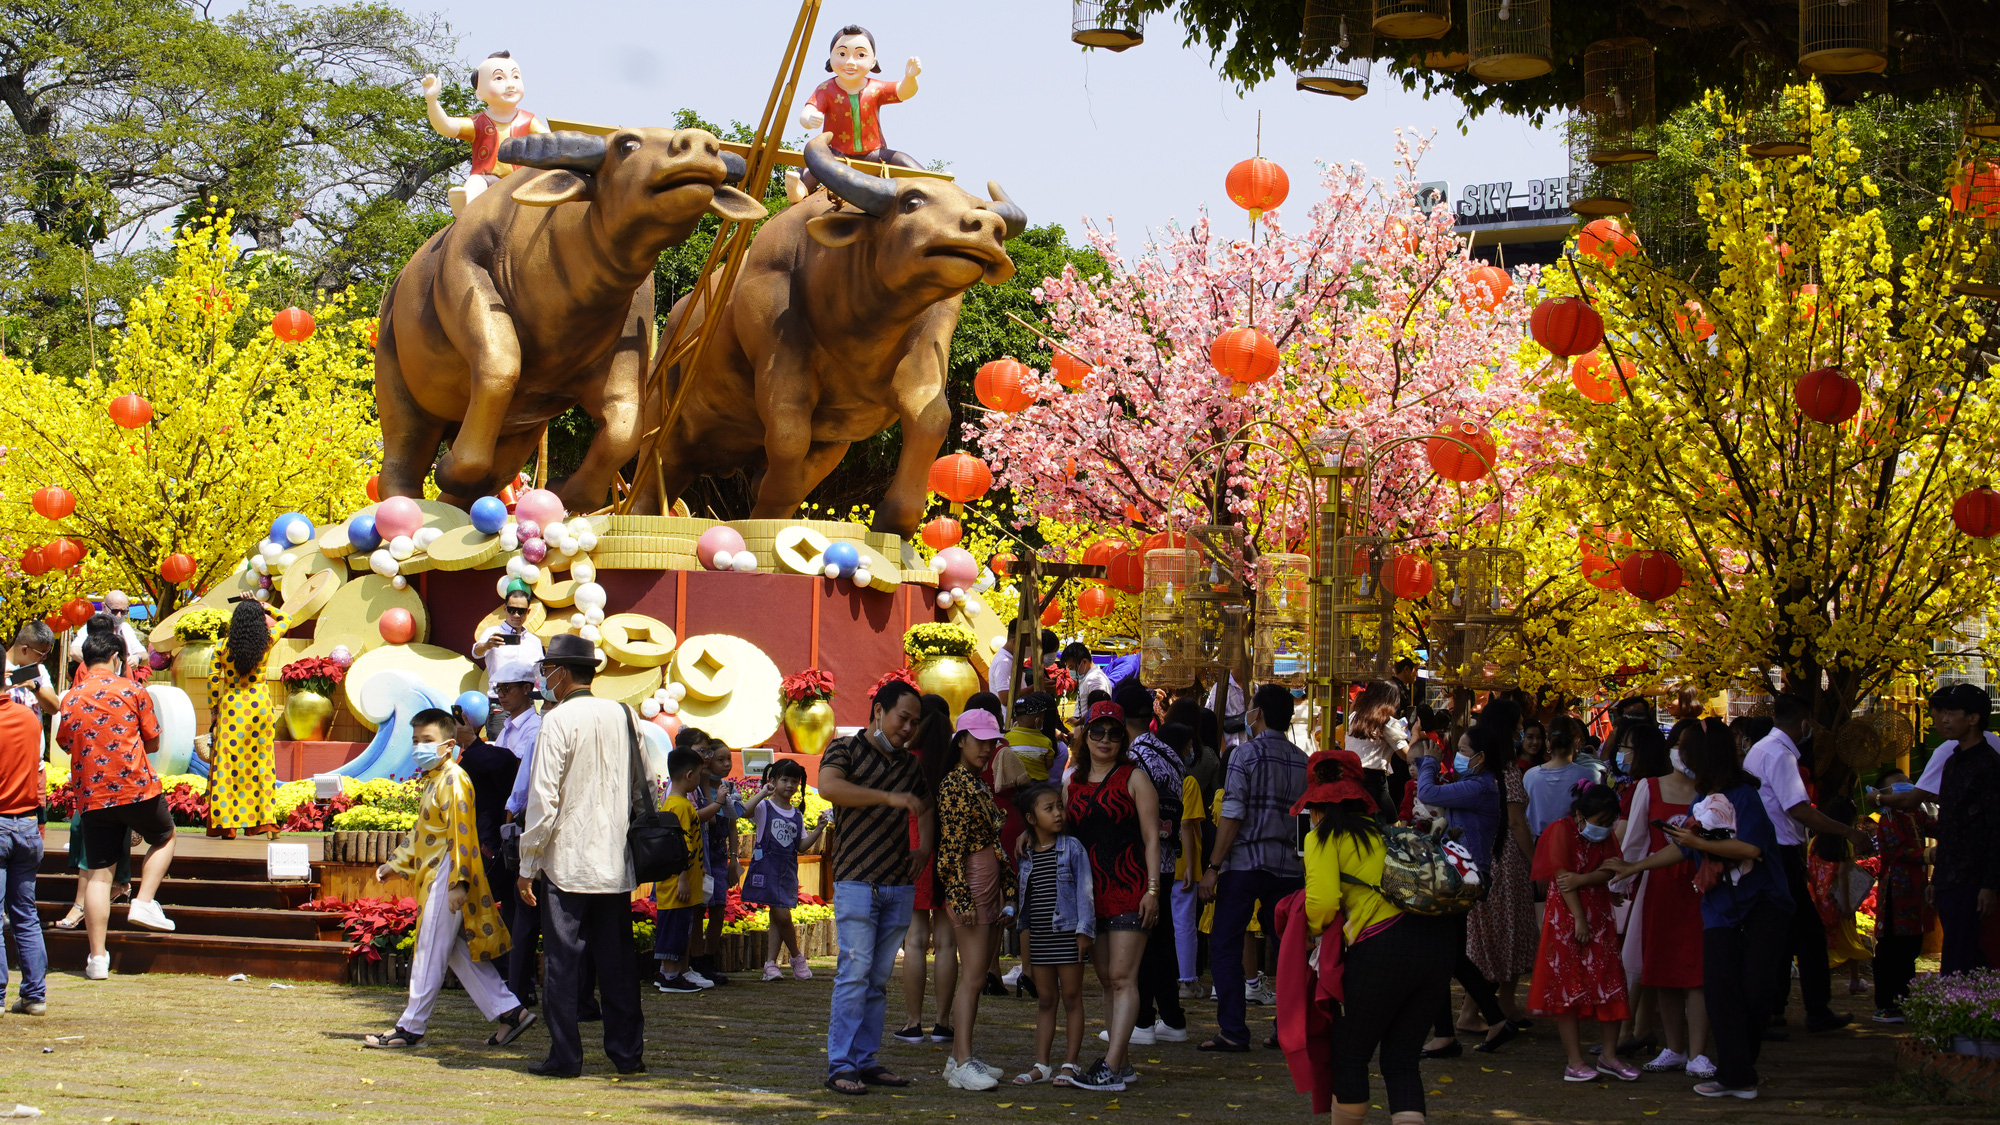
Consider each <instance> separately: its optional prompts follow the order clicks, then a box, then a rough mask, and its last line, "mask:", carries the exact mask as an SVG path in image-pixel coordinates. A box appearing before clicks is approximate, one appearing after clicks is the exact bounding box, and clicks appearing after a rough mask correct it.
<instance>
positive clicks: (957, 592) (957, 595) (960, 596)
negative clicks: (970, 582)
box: [951, 586, 965, 602]
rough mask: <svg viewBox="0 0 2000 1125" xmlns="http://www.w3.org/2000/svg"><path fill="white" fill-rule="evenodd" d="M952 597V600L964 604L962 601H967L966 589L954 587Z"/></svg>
mask: <svg viewBox="0 0 2000 1125" xmlns="http://www.w3.org/2000/svg"><path fill="white" fill-rule="evenodd" d="M951 596H952V600H954V601H961V602H962V601H964V600H965V587H963V586H953V587H952V588H951Z"/></svg>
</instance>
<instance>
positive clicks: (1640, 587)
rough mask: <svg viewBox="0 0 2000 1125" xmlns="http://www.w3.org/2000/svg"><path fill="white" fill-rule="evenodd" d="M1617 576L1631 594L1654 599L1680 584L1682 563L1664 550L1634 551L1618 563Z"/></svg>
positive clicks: (1666, 595) (1650, 599)
mask: <svg viewBox="0 0 2000 1125" xmlns="http://www.w3.org/2000/svg"><path fill="white" fill-rule="evenodd" d="M1618 576H1619V577H1620V578H1621V579H1622V580H1623V581H1624V583H1625V588H1626V589H1627V590H1629V591H1631V593H1632V596H1634V597H1636V598H1639V599H1640V600H1642V601H1649V602H1656V601H1659V600H1660V599H1661V598H1665V597H1669V596H1671V595H1672V594H1673V592H1674V591H1675V590H1678V589H1680V588H1681V581H1682V580H1683V579H1684V578H1685V577H1686V575H1684V574H1683V573H1682V571H1681V564H1680V563H1679V562H1676V561H1675V560H1674V557H1673V556H1672V555H1670V554H1668V553H1666V552H1665V551H1634V552H1632V554H1630V555H1628V556H1627V557H1626V559H1625V561H1624V562H1622V563H1619V564H1618Z"/></svg>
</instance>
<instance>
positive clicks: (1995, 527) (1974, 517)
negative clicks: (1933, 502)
mask: <svg viewBox="0 0 2000 1125" xmlns="http://www.w3.org/2000/svg"><path fill="white" fill-rule="evenodd" d="M1951 522H1953V523H1955V524H1957V525H1958V529H1959V530H1960V531H1963V532H1964V533H1966V534H1967V535H1970V536H1972V537H1973V538H1974V539H1991V538H1993V536H1994V535H1995V534H2000V492H1995V491H1993V489H1992V488H1991V487H1989V486H1987V485H1981V486H1979V487H1978V488H1975V489H1973V490H1972V491H1971V492H1968V493H1966V494H1965V495H1963V496H1961V497H1959V498H1958V499H1957V500H1954V501H1953V502H1952V505H1951Z"/></svg>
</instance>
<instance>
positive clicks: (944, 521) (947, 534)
mask: <svg viewBox="0 0 2000 1125" xmlns="http://www.w3.org/2000/svg"><path fill="white" fill-rule="evenodd" d="M963 538H965V529H964V528H962V527H960V526H958V521H957V520H955V519H952V518H951V517H950V516H939V517H938V518H936V519H934V520H932V521H931V522H929V523H927V524H925V525H924V542H925V543H926V544H928V545H929V546H930V549H931V550H933V551H942V550H944V549H945V548H946V547H956V546H958V541H959V540H961V539H963Z"/></svg>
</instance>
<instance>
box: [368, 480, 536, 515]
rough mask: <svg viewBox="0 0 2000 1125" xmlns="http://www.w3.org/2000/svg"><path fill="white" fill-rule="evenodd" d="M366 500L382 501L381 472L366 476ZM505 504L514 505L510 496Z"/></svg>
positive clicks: (374, 502) (376, 502)
mask: <svg viewBox="0 0 2000 1125" xmlns="http://www.w3.org/2000/svg"><path fill="white" fill-rule="evenodd" d="M509 487H510V488H511V487H512V486H509ZM368 502H369V503H370V504H380V503H381V502H382V474H380V473H377V474H375V475H374V476H372V477H369V478H368ZM507 506H508V507H509V508H512V507H513V506H514V501H513V499H512V498H511V497H509V498H508V500H507Z"/></svg>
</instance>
